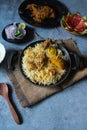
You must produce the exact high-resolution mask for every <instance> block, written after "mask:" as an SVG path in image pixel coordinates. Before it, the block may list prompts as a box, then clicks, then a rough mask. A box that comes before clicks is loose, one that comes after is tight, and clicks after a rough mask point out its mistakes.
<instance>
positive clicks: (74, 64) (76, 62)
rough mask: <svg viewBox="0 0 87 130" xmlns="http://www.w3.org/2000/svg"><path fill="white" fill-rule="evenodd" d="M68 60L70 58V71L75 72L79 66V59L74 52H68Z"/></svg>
mask: <svg viewBox="0 0 87 130" xmlns="http://www.w3.org/2000/svg"><path fill="white" fill-rule="evenodd" d="M70 58H71V69H72V70H77V69H79V66H80V58H79V56H78V55H77V54H76V53H75V52H70Z"/></svg>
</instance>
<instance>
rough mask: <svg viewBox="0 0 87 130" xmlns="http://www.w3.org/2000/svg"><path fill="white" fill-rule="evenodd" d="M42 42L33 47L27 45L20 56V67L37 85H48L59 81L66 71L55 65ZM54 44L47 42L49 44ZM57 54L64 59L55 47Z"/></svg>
mask: <svg viewBox="0 0 87 130" xmlns="http://www.w3.org/2000/svg"><path fill="white" fill-rule="evenodd" d="M43 45H44V42H42V43H37V44H36V45H35V47H31V46H29V47H28V48H27V49H25V51H24V55H23V57H22V69H23V71H24V73H25V75H26V76H27V77H28V78H29V79H30V80H31V81H32V82H34V83H38V84H39V85H41V84H43V85H50V84H55V83H56V82H57V81H59V80H60V79H61V78H62V76H63V75H64V74H65V72H66V67H65V68H64V69H59V68H58V67H57V66H55V65H54V64H53V63H52V62H51V61H50V60H49V57H48V56H47V54H46V50H47V48H46V47H45V48H44V46H43ZM50 45H51V46H55V45H53V44H51V43H50V44H49V46H50ZM57 56H61V58H62V59H63V60H65V61H66V57H65V56H64V54H63V53H62V51H61V50H60V49H59V48H58V49H57Z"/></svg>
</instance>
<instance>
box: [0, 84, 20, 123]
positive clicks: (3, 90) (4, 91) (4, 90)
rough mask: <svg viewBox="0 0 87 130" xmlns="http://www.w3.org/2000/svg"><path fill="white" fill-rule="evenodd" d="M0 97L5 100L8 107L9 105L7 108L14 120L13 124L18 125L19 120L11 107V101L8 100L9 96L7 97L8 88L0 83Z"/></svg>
mask: <svg viewBox="0 0 87 130" xmlns="http://www.w3.org/2000/svg"><path fill="white" fill-rule="evenodd" d="M0 95H1V96H3V97H4V99H6V101H7V103H8V105H9V108H10V111H11V113H12V115H13V118H14V120H15V122H16V123H17V124H20V120H19V117H18V115H17V113H16V111H15V109H14V107H13V105H12V104H11V101H10V100H9V96H8V86H7V84H5V83H0Z"/></svg>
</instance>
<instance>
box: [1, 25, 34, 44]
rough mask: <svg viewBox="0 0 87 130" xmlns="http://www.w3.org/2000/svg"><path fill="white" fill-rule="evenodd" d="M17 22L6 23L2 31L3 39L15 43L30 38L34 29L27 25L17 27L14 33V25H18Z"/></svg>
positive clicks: (24, 41) (23, 41) (26, 40)
mask: <svg viewBox="0 0 87 130" xmlns="http://www.w3.org/2000/svg"><path fill="white" fill-rule="evenodd" d="M19 24H20V23H16V24H14V23H12V24H9V25H7V26H6V27H5V28H4V29H3V31H2V37H3V39H4V40H6V41H8V42H10V43H16V44H19V43H26V42H28V41H29V40H30V39H32V37H33V35H34V30H33V29H32V28H30V27H28V26H25V28H24V29H22V28H18V32H16V33H15V31H16V30H15V26H18V25H19ZM10 28H11V29H12V30H11V29H10ZM6 31H7V32H6ZM8 32H9V34H8ZM7 34H8V35H7ZM14 34H15V35H14ZM21 34H22V35H21Z"/></svg>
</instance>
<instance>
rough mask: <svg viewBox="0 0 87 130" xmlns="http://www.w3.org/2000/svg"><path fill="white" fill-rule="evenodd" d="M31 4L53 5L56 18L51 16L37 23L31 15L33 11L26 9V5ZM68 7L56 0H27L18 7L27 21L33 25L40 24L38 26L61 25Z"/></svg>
mask: <svg viewBox="0 0 87 130" xmlns="http://www.w3.org/2000/svg"><path fill="white" fill-rule="evenodd" d="M29 4H36V5H38V6H45V5H47V6H49V7H51V8H52V9H53V10H54V11H55V14H56V17H55V18H50V19H45V20H43V21H42V22H41V23H37V22H36V21H34V20H33V17H32V16H31V12H30V11H29V10H26V6H27V5H29ZM67 12H68V9H67V7H66V6H65V5H64V4H62V3H61V2H59V1H56V0H55V1H54V0H43V1H41V0H38V1H37V0H26V1H24V2H22V3H21V5H20V6H19V9H18V14H19V15H20V17H21V18H22V19H23V20H24V21H26V22H27V23H29V24H31V25H33V26H38V27H47V28H49V27H55V26H58V25H60V19H61V17H62V15H65V14H67Z"/></svg>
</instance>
